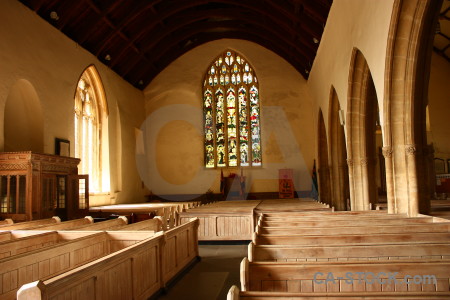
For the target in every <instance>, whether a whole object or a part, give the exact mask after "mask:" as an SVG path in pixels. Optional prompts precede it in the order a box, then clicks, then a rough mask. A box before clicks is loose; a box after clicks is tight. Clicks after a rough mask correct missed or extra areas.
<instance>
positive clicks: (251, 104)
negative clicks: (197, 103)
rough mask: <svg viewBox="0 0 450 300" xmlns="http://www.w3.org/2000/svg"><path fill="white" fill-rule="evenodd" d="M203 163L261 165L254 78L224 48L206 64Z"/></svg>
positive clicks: (210, 165)
mask: <svg viewBox="0 0 450 300" xmlns="http://www.w3.org/2000/svg"><path fill="white" fill-rule="evenodd" d="M203 112H204V131H205V166H206V167H207V168H214V167H227V166H229V167H236V166H261V164H262V155H261V128H260V100H259V87H258V81H257V77H256V75H255V73H254V70H253V68H252V67H251V66H250V64H249V63H248V62H246V61H245V59H243V58H242V56H241V55H239V54H237V53H235V52H234V51H231V50H227V51H225V52H224V53H223V54H221V55H220V56H219V57H217V58H216V60H215V61H214V62H213V63H212V64H211V65H210V67H209V68H208V72H207V74H206V75H205V80H204V84H203Z"/></svg>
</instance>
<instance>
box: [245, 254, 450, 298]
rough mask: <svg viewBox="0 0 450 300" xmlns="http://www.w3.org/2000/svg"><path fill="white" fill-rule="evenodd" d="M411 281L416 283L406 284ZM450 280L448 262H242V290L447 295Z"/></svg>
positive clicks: (449, 264) (449, 290) (449, 288)
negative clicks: (431, 293) (422, 292)
mask: <svg viewBox="0 0 450 300" xmlns="http://www.w3.org/2000/svg"><path fill="white" fill-rule="evenodd" d="M358 272H361V273H362V274H358ZM330 274H331V276H330ZM375 276H378V279H376V277H375ZM406 276H410V278H409V279H408V278H406ZM418 276H421V277H420V280H419V279H418ZM393 278H395V279H396V281H394V280H393ZM407 279H408V280H407ZM409 280H415V281H414V284H412V282H411V284H407V283H405V282H406V281H409ZM449 280H450V261H449V260H437V261H433V260H429V261H426V260H404V261H364V262H326V263H320V262H302V263H294V262H287V263H273V262H252V263H250V262H249V261H248V260H247V258H244V259H243V260H242V262H241V290H243V291H247V290H249V291H274V292H308V293H311V292H314V293H315V292H322V293H325V292H327V293H328V292H354V293H356V294H357V295H360V293H361V292H386V291H388V292H397V291H404V292H406V291H408V292H417V291H426V292H446V293H448V292H450V287H449ZM409 282H410V281H409Z"/></svg>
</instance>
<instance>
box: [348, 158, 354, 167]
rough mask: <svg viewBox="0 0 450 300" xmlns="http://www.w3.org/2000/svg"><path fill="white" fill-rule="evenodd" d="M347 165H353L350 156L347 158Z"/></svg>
mask: <svg viewBox="0 0 450 300" xmlns="http://www.w3.org/2000/svg"><path fill="white" fill-rule="evenodd" d="M347 165H348V166H349V167H353V159H352V158H347Z"/></svg>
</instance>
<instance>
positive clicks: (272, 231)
mask: <svg viewBox="0 0 450 300" xmlns="http://www.w3.org/2000/svg"><path fill="white" fill-rule="evenodd" d="M377 224H383V222H382V221H380V222H379V223H376V224H375V225H374V226H363V227H362V226H342V227H338V228H336V227H260V226H258V227H257V228H256V230H255V232H257V233H259V234H268V235H293V234H302V235H335V234H336V232H339V233H344V234H374V233H406V232H450V222H449V223H426V224H412V225H408V226H399V225H384V224H383V225H377Z"/></svg>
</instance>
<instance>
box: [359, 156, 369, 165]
mask: <svg viewBox="0 0 450 300" xmlns="http://www.w3.org/2000/svg"><path fill="white" fill-rule="evenodd" d="M360 163H361V166H367V164H368V163H369V159H368V158H367V157H362V158H361V161H360Z"/></svg>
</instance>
